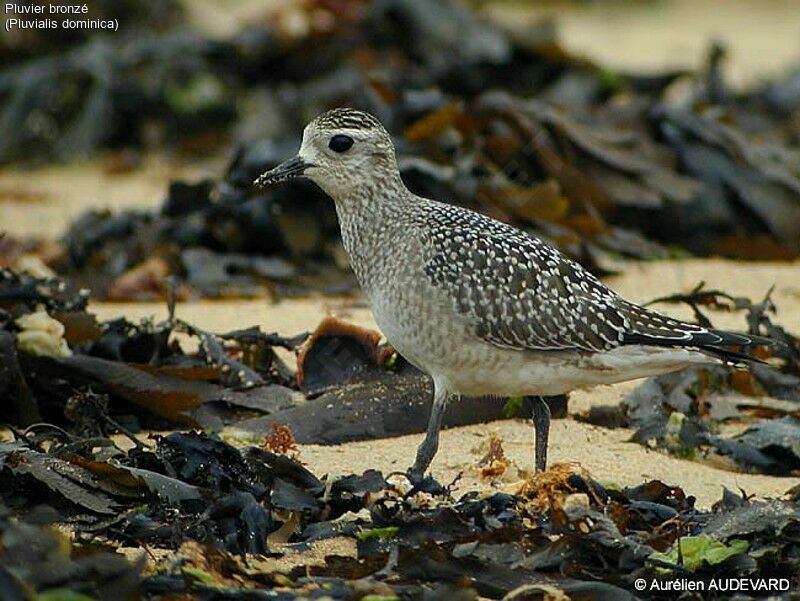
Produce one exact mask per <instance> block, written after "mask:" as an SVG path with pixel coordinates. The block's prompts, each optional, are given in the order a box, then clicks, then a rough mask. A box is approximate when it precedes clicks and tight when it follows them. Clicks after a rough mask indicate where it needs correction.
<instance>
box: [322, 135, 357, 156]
mask: <svg viewBox="0 0 800 601" xmlns="http://www.w3.org/2000/svg"><path fill="white" fill-rule="evenodd" d="M352 145H353V138H351V137H350V136H345V135H344V134H336V135H335V136H333V137H332V138H331V141H330V142H328V148H330V149H331V150H332V151H333V152H344V151H345V150H349V149H350V147H351V146H352Z"/></svg>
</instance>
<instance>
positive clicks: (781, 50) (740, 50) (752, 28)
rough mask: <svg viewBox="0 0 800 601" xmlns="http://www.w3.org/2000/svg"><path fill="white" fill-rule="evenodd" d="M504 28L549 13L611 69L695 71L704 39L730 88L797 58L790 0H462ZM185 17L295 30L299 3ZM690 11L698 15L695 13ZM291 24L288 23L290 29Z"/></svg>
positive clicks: (231, 6) (573, 41) (263, 3)
mask: <svg viewBox="0 0 800 601" xmlns="http://www.w3.org/2000/svg"><path fill="white" fill-rule="evenodd" d="M465 2H466V3H467V4H470V5H472V6H477V7H480V8H481V9H482V10H483V12H484V13H485V15H486V16H487V17H488V18H489V19H491V20H494V21H496V22H497V23H499V24H501V25H503V26H507V27H509V28H524V27H529V26H534V25H535V24H536V23H537V22H539V21H540V20H541V19H544V18H555V19H557V22H558V31H559V35H560V39H561V40H562V41H563V43H564V45H565V47H566V48H568V49H569V50H571V51H573V52H577V53H580V54H584V55H586V56H590V57H592V58H593V59H594V60H596V61H598V62H599V63H601V64H603V65H605V66H607V67H611V68H617V69H625V70H633V71H654V70H659V69H664V68H668V67H681V68H692V69H694V68H697V67H699V66H701V65H702V64H703V60H704V57H705V54H706V51H707V49H708V46H709V42H710V40H712V39H714V40H719V41H721V42H723V43H724V44H725V46H726V47H727V48H728V49H729V51H730V52H729V56H728V59H727V61H726V63H725V65H724V71H725V74H726V75H727V77H728V78H729V81H730V82H731V83H732V84H734V85H752V84H755V83H758V82H759V81H761V80H762V79H763V78H764V77H765V76H775V75H778V74H780V73H781V72H783V71H786V70H787V69H789V68H791V67H793V66H796V65H797V63H798V61H800V19H798V13H797V0H725V1H724V2H720V1H719V0H649V1H647V2H642V1H639V2H631V1H630V0H602V1H600V2H585V1H581V0H543V1H539V2H532V1H531V0H465ZM183 3H184V6H185V7H186V11H187V14H188V15H189V18H190V19H191V20H192V21H193V22H194V23H195V24H196V25H197V26H199V27H201V28H202V29H204V30H205V31H206V32H207V33H208V34H210V35H214V36H219V37H226V36H229V35H232V34H233V33H235V32H236V31H237V30H238V28H239V27H241V26H242V24H246V23H252V22H254V21H257V20H259V19H264V18H271V17H269V15H275V16H277V18H279V19H282V20H283V22H284V27H285V28H289V29H293V28H296V27H298V26H299V25H298V24H297V22H296V21H297V19H296V18H295V17H293V16H292V15H293V14H294V12H295V11H293V10H292V9H293V8H295V7H297V6H299V5H302V4H303V3H304V0H227V1H226V2H219V1H218V0H184V1H183ZM698 15H702V16H700V17H698ZM293 24H294V26H293Z"/></svg>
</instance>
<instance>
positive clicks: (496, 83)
mask: <svg viewBox="0 0 800 601" xmlns="http://www.w3.org/2000/svg"><path fill="white" fill-rule="evenodd" d="M293 10H296V11H298V12H297V14H294V13H293V17H296V18H297V20H298V22H299V23H304V24H305V25H306V26H305V27H301V28H300V29H301V30H302V32H301V33H295V34H292V33H291V32H289V31H287V29H286V28H287V26H286V22H287V21H291V20H292V19H289V18H288V17H286V18H281V17H280V15H276V16H275V17H274V18H272V19H264V20H263V21H262V22H260V23H256V24H254V25H252V26H250V27H249V28H248V29H246V30H243V31H241V32H240V33H239V34H238V35H237V36H234V37H233V38H231V39H228V40H221V41H220V40H210V39H206V38H203V37H202V36H201V35H200V34H196V33H190V32H186V31H176V30H169V31H167V32H165V33H162V34H159V35H157V36H153V37H149V38H142V37H141V36H140V37H136V38H127V37H125V36H119V37H118V38H114V39H105V38H97V39H94V38H93V39H90V40H88V41H86V42H85V43H84V44H83V45H78V46H76V47H74V48H73V49H71V50H70V51H69V52H66V53H62V54H56V55H53V56H47V57H44V58H40V59H32V60H28V61H19V62H16V63H13V64H11V65H9V66H8V67H6V68H4V69H3V70H2V71H0V103H2V104H0V107H1V108H0V111H1V115H0V140H2V142H0V160H4V161H8V160H12V159H13V160H30V159H34V158H37V157H38V158H48V157H56V158H65V157H74V156H79V155H80V154H81V153H84V154H85V153H89V152H92V151H93V150H94V149H96V148H98V147H125V148H137V147H143V146H147V143H146V141H145V140H146V138H147V137H148V135H149V136H150V137H152V131H153V130H155V131H156V132H160V133H159V134H158V135H157V136H156V137H157V138H158V140H157V142H156V143H155V145H156V146H162V145H170V144H173V145H178V146H183V147H188V146H192V147H194V148H195V150H200V149H202V148H203V145H204V144H205V148H208V147H209V146H213V147H215V146H218V145H219V143H220V136H222V137H227V138H229V139H231V140H232V141H233V143H234V145H235V147H236V149H237V150H236V151H235V153H234V157H233V160H232V161H231V163H230V165H229V168H228V170H227V173H226V174H225V175H224V177H222V178H221V179H220V181H217V182H203V183H199V184H191V185H186V184H180V183H176V185H175V186H173V188H172V189H171V190H170V193H169V196H168V198H167V199H166V200H165V203H164V206H163V208H162V211H161V212H160V213H159V214H151V213H126V214H109V213H92V214H89V215H87V216H85V217H84V218H83V219H81V220H79V221H78V222H76V223H75V224H73V226H72V227H71V228H70V230H69V232H68V233H67V235H66V237H65V239H64V250H63V252H62V253H61V255H60V258H55V259H54V260H53V261H52V264H53V265H54V266H55V267H56V269H57V270H58V271H59V272H60V273H62V274H65V275H70V276H73V277H76V276H77V277H84V278H85V279H92V280H94V281H92V282H88V283H91V284H92V285H91V286H90V287H91V288H92V289H93V290H94V293H95V294H97V295H98V297H101V298H103V297H111V298H115V299H122V298H153V297H159V296H163V295H164V294H165V291H164V288H163V286H160V285H158V284H157V282H158V281H159V280H160V277H161V276H162V275H163V274H166V273H168V274H173V275H176V276H180V277H182V278H183V279H184V280H186V281H187V288H186V289H185V292H186V294H187V295H188V294H191V293H192V292H194V293H195V294H198V295H204V296H209V295H211V296H230V295H248V294H262V293H263V292H264V288H265V286H266V287H267V288H269V289H271V290H273V291H275V292H277V293H279V294H289V293H293V292H297V291H307V290H309V289H311V288H318V287H320V286H322V287H323V288H325V287H326V286H327V289H329V290H336V291H339V292H341V291H347V290H349V289H350V288H351V286H352V280H347V279H345V280H344V281H342V278H341V272H336V271H334V272H333V273H331V270H330V269H329V268H330V266H332V265H338V266H339V267H341V268H342V271H344V270H345V266H344V263H345V262H344V261H343V260H342V252H341V248H340V246H339V243H338V232H337V229H336V221H335V215H334V212H333V208H332V206H331V205H330V203H329V202H327V200H326V199H325V197H324V195H323V194H322V193H321V192H319V191H318V190H316V189H315V188H314V187H313V186H312V185H309V184H304V183H298V182H294V183H289V184H287V185H286V186H284V187H282V188H279V189H275V190H269V191H256V190H253V189H252V187H251V182H252V180H253V178H254V177H255V176H256V175H257V174H258V173H259V172H261V171H262V170H264V169H266V168H268V167H271V166H274V165H275V164H276V163H277V162H278V161H280V160H282V159H284V158H286V157H287V156H290V155H291V154H292V153H293V152H294V151H295V150H296V148H297V145H298V139H299V134H300V132H301V131H302V128H303V126H304V125H305V124H306V123H307V122H308V120H310V119H311V118H312V117H314V116H315V115H316V114H318V113H319V112H321V111H323V110H324V109H327V108H330V107H332V106H341V105H352V106H356V107H358V108H363V109H366V110H369V111H371V112H373V113H374V114H376V115H377V116H378V117H379V118H380V119H381V120H382V121H383V122H384V123H385V124H386V126H387V127H388V128H389V130H390V131H391V132H392V133H393V134H394V137H395V140H396V143H397V146H398V151H399V157H400V163H401V169H402V173H403V177H404V179H405V181H406V182H407V184H408V185H409V187H410V188H411V189H412V190H413V191H415V192H417V193H419V194H422V195H425V196H429V197H433V198H436V199H440V200H444V201H446V202H452V203H458V204H462V205H466V206H469V207H471V208H474V209H477V210H480V211H483V212H486V213H489V214H491V215H492V216H494V217H497V218H499V219H501V220H505V221H510V222H513V223H514V224H515V225H517V226H519V227H522V228H524V229H527V230H529V231H533V232H535V233H536V234H537V235H540V236H542V237H544V238H546V239H548V240H550V241H552V242H553V243H554V244H556V245H557V246H558V247H559V248H561V249H562V250H564V251H565V252H567V253H568V254H569V255H571V256H572V257H575V258H577V259H578V260H579V261H581V262H582V263H583V264H584V265H586V266H588V267H589V268H590V269H592V270H593V271H595V272H597V273H609V272H613V271H615V270H618V269H620V268H621V266H620V259H626V258H637V259H641V258H654V257H664V256H668V255H670V254H672V253H674V252H675V249H676V248H677V249H683V250H688V251H689V252H691V253H696V254H718V255H724V256H730V257H737V258H750V259H756V258H758V259H791V258H796V257H797V256H798V253H800V246H798V244H799V243H798V241H800V173H798V169H797V165H800V160H798V159H799V158H800V155H799V154H798V138H799V137H800V132H798V130H797V123H798V122H800V121H798V118H797V116H798V111H800V103H799V102H798V100H797V99H798V98H800V96H798V95H797V94H796V92H795V91H796V89H797V82H798V74H797V73H792V74H789V75H787V77H786V78H785V79H783V80H777V81H774V82H771V83H769V84H767V85H764V86H762V87H760V88H758V89H754V90H751V91H748V92H734V91H733V90H731V89H729V88H728V87H727V86H726V85H725V82H724V79H723V78H722V76H721V72H720V61H721V60H723V57H724V52H722V51H721V49H719V48H714V49H712V52H711V53H710V56H709V62H708V66H707V69H706V70H705V71H704V72H699V73H685V72H668V73H660V74H647V75H642V74H627V73H618V72H613V71H609V70H608V69H604V68H602V67H601V66H598V65H595V64H593V63H591V62H590V61H587V60H585V59H583V58H580V57H574V56H571V55H569V54H568V53H566V52H565V51H564V50H563V49H561V48H560V47H559V46H558V43H557V40H556V39H555V38H554V37H553V35H552V32H551V34H547V33H546V32H543V31H538V30H536V31H530V32H528V33H527V35H522V34H519V33H515V34H511V33H508V32H505V31H502V30H500V29H498V28H496V27H494V26H492V25H491V24H489V23H488V22H485V21H482V20H481V19H479V18H478V17H477V16H476V15H475V14H473V13H471V12H469V11H467V10H466V9H464V8H463V7H462V5H460V4H458V3H456V2H441V3H437V4H436V6H435V7H433V6H431V5H430V4H429V3H425V2H420V1H418V0H383V1H380V2H373V3H361V2H358V1H355V0H352V1H346V2H336V3H330V2H322V1H317V0H308V1H307V2H304V3H301V4H300V5H299V7H298V8H296V9H293ZM284 16H285V15H284ZM100 59H102V60H100ZM55 72H57V73H59V75H60V77H59V78H54V77H53V74H54V73H55ZM83 79H87V80H88V81H90V82H94V83H93V85H83V86H76V84H75V82H76V81H83ZM53 81H61V82H63V84H64V85H65V86H68V87H69V86H71V87H70V89H72V88H76V89H75V90H73V93H62V94H53V93H48V94H43V93H42V90H43V89H44V88H45V87H47V88H48V89H50V87H52V85H53V84H52V82H53ZM51 92H52V90H51ZM53 97H57V98H58V99H59V102H63V103H68V104H69V106H62V105H56V106H52V102H51V100H52V98H53ZM3 99H5V100H3ZM234 99H236V101H234ZM43 103H45V104H44V105H43ZM70 103H71V104H70ZM98 107H100V108H102V110H98ZM43 112H44V113H45V114H48V115H49V114H55V113H58V114H59V115H62V116H63V115H64V114H69V115H73V116H74V118H73V119H62V118H59V119H58V120H53V119H50V120H46V119H43V118H38V119H33V118H32V117H31V115H34V114H40V113H43ZM43 122H46V123H49V126H48V127H43V126H41V124H42V123H43ZM4 123H5V124H8V125H7V126H5V127H3V126H2V124H4ZM20 123H23V124H31V123H36V124H39V126H37V127H36V128H33V126H31V127H27V126H26V127H22V128H19V127H17V124H20ZM154 124H156V125H155V126H154ZM148 132H150V133H148ZM150 144H151V146H152V141H151V143H150ZM202 152H207V151H206V150H203V151H202ZM18 153H24V154H21V155H20V154H18ZM664 223H669V224H670V227H663V226H662V224H664ZM203 265H206V266H207V267H206V268H203V267H202V266H203ZM234 274H235V275H237V276H238V279H234V283H233V284H230V283H226V282H225V279H226V278H228V279H229V278H230V277H231V276H232V275H234ZM314 276H317V277H314ZM154 282H156V283H154ZM136 284H139V285H138V286H137V285H136Z"/></svg>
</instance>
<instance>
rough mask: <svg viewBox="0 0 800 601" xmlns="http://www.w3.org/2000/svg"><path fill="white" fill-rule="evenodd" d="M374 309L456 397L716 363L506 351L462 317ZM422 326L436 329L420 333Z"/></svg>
mask: <svg viewBox="0 0 800 601" xmlns="http://www.w3.org/2000/svg"><path fill="white" fill-rule="evenodd" d="M372 308H373V312H374V315H375V321H376V322H377V323H378V326H379V327H380V328H381V331H382V332H383V333H384V335H385V336H386V338H387V340H388V341H389V343H390V344H392V345H393V346H394V347H395V348H396V349H397V350H398V352H399V353H400V354H401V355H402V356H403V357H405V358H406V359H407V360H408V361H409V362H411V363H412V364H413V365H415V366H416V367H417V368H419V369H420V370H422V371H424V372H426V373H428V374H429V375H431V376H432V377H433V378H434V379H436V380H439V381H440V382H442V383H443V385H444V386H445V387H446V388H447V389H448V390H449V391H450V392H451V393H452V394H460V395H465V396H482V395H496V396H504V397H508V396H520V395H532V396H553V395H558V394H563V393H566V392H569V391H571V390H575V389H579V388H590V387H593V386H598V385H603V384H614V383H617V382H622V381H626V380H632V379H636V378H641V377H647V376H652V375H659V374H663V373H669V372H672V371H677V370H679V369H683V368H685V367H687V366H689V365H696V364H703V363H712V362H716V360H714V359H712V358H709V357H708V356H706V355H704V354H702V353H699V352H696V351H692V350H687V349H681V348H673V349H669V348H658V347H645V346H638V345H633V346H626V347H620V348H617V349H614V350H611V351H607V352H603V353H581V352H574V351H518V350H511V349H504V348H500V347H497V346H495V345H492V344H490V343H488V342H485V341H483V340H480V339H478V338H476V337H475V336H474V334H473V333H472V329H471V328H470V327H469V325H468V324H467V323H466V322H465V321H463V320H462V319H460V318H459V317H456V318H455V319H452V320H449V321H446V322H443V321H441V318H440V320H439V321H436V322H433V321H432V320H431V319H429V315H430V314H429V313H428V311H430V310H431V308H430V307H426V306H425V305H418V306H415V307H410V306H408V305H406V306H405V307H402V306H401V307H398V305H391V306H390V305H386V304H383V303H381V301H380V299H376V301H375V302H373V303H372ZM436 313H437V314H438V315H442V312H440V311H437V312H436ZM423 323H431V324H432V323H435V324H436V325H435V326H431V327H427V328H426V327H421V326H419V325H418V324H423Z"/></svg>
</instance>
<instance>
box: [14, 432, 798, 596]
mask: <svg viewBox="0 0 800 601" xmlns="http://www.w3.org/2000/svg"><path fill="white" fill-rule="evenodd" d="M48 438H50V439H51V440H50V443H49V444H48V449H47V450H46V451H45V450H43V448H42V445H43V444H45V442H47V439H48ZM109 442H110V441H109ZM154 442H155V446H154V447H153V448H148V449H140V448H134V449H132V450H130V451H128V452H127V453H126V452H124V451H122V450H120V449H118V448H115V450H114V455H113V457H111V458H102V457H100V456H97V455H95V453H96V451H93V450H92V449H93V448H95V449H96V448H97V446H96V444H95V446H94V447H92V446H89V445H86V446H83V447H80V448H76V447H75V445H74V444H73V445H66V444H64V442H62V441H61V440H58V437H55V438H53V437H52V436H48V435H46V434H43V435H41V436H38V437H36V439H35V440H34V438H32V437H27V436H23V437H20V438H19V439H18V440H16V441H15V442H13V443H4V444H3V445H2V446H0V481H2V483H3V486H2V487H0V496H1V497H2V499H3V501H4V502H5V503H6V504H7V507H8V509H5V508H4V509H3V510H2V512H0V541H1V542H2V544H0V574H2V575H4V577H5V578H4V579H3V580H0V587H3V588H0V590H3V591H22V590H26V589H25V587H27V590H30V589H33V590H35V591H38V592H40V593H43V592H45V591H47V590H49V589H51V588H56V587H57V588H60V589H64V590H69V591H71V592H73V593H75V592H82V593H86V594H95V595H99V596H100V597H101V598H105V596H104V595H105V593H103V592H102V591H103V590H104V589H103V587H104V586H108V585H109V581H110V579H111V578H112V577H113V578H115V579H120V580H121V581H122V582H124V585H118V586H123V588H124V590H129V591H139V592H140V594H141V595H142V596H143V597H144V598H146V599H150V598H158V597H159V596H160V595H166V594H171V595H176V594H190V595H197V596H200V597H206V596H208V595H213V598H217V599H240V598H262V597H263V598H264V599H287V600H294V599H301V598H302V599H308V598H311V599H315V598H321V597H322V596H324V597H325V598H327V599H331V598H333V599H342V600H356V599H362V598H376V599H377V598H380V599H383V598H387V599H390V598H409V599H442V600H444V599H465V600H466V599H475V598H476V595H481V596H482V597H483V598H490V599H500V598H503V599H533V598H537V599H538V598H541V596H542V595H545V594H548V595H550V594H555V592H558V593H559V594H564V595H570V596H571V595H581V596H582V597H583V596H585V597H586V598H614V599H633V598H654V599H655V598H661V594H660V593H659V592H658V589H653V588H651V589H648V591H647V592H644V593H642V592H641V589H638V590H637V589H636V588H635V584H636V583H637V579H641V578H645V579H646V580H647V581H648V582H650V581H668V580H670V579H674V578H675V577H676V576H681V577H688V576H690V577H691V578H692V579H693V580H697V581H705V582H707V581H708V580H709V579H710V578H712V577H716V578H720V577H726V576H736V575H739V574H740V573H741V571H742V570H743V569H746V570H747V573H748V576H749V577H751V578H768V577H777V578H785V575H786V574H790V573H794V571H795V570H796V569H797V565H796V563H797V557H796V553H795V552H794V551H793V549H794V547H795V538H796V537H795V535H796V531H797V528H798V526H800V509H798V506H797V504H796V503H795V502H794V501H778V500H771V501H754V500H750V499H748V498H747V497H746V496H742V497H737V496H736V495H733V494H732V493H730V492H729V491H726V492H725V495H724V496H723V499H722V500H721V501H720V502H719V503H718V504H716V506H715V509H714V511H704V510H700V509H698V508H696V507H695V506H694V499H693V498H692V497H689V496H687V495H686V494H685V493H684V491H683V490H681V489H680V488H678V487H673V486H668V485H665V484H664V483H662V482H659V481H651V482H647V483H645V484H642V485H640V486H636V487H632V488H624V489H617V488H614V489H610V488H606V487H604V486H603V485H602V484H600V483H599V482H597V481H596V480H594V479H593V478H592V477H591V476H590V475H589V474H587V473H585V472H582V471H576V470H575V469H573V468H570V466H565V465H558V466H554V467H553V468H552V469H551V470H550V471H548V472H545V473H542V474H538V475H537V476H536V477H534V478H533V479H532V480H529V481H527V482H526V483H525V484H524V486H522V487H521V488H520V489H519V491H518V492H517V493H515V494H509V493H501V492H496V493H489V494H482V495H479V494H477V493H467V494H466V495H464V496H462V497H461V498H459V499H455V498H453V497H451V496H450V495H449V493H447V492H446V490H445V489H444V488H442V487H439V490H440V491H442V492H440V493H438V494H436V495H431V494H429V493H425V492H414V491H413V490H412V489H411V486H410V483H409V482H408V481H407V480H406V479H405V478H404V477H398V476H391V477H389V478H388V479H387V478H385V477H384V476H383V475H382V474H381V473H380V472H377V471H374V470H369V471H367V472H365V473H363V474H347V475H344V476H335V477H334V476H331V475H326V476H323V477H322V478H318V477H317V476H315V475H314V474H313V473H311V472H309V471H308V470H307V469H306V468H304V467H303V466H302V465H300V464H299V463H298V462H297V461H296V460H295V459H293V458H291V457H289V456H287V455H277V454H273V453H271V452H268V451H264V450H263V449H259V448H257V447H249V448H245V449H237V448H235V447H233V446H231V445H229V444H227V443H225V442H224V441H222V440H220V439H217V438H214V437H209V436H207V435H204V434H199V433H195V432H186V433H177V432H176V433H173V434H170V435H168V436H165V437H156V439H155V441H154ZM23 460H24V461H25V462H26V463H25V464H24V465H26V466H31V465H47V466H50V468H51V469H49V470H45V469H41V470H36V469H30V468H29V467H23V466H22V465H23V464H22V463H21V462H22V461H23ZM12 490H14V491H17V493H16V494H15V493H13V492H12ZM543 499H545V501H544V502H542V500H543ZM143 500H146V504H143V503H142V501H143ZM41 503H45V505H41ZM110 503H113V504H114V505H115V506H116V507H117V508H118V510H119V512H118V514H117V515H116V516H115V517H111V518H109V517H107V515H106V513H107V507H108V506H109V504H110ZM34 505H36V506H37V507H38V508H37V509H35V510H34V509H33V507H34ZM0 506H1V505H0ZM54 522H58V523H62V524H64V523H65V524H68V525H69V528H70V530H71V531H72V533H73V534H72V537H71V541H68V540H67V539H66V538H64V536H65V535H64V534H60V535H57V534H55V531H54V530H51V529H49V528H48V527H47V526H42V525H41V524H43V523H44V524H50V523H54ZM59 539H60V540H59ZM23 540H27V541H30V540H36V541H40V542H39V543H37V544H34V545H31V546H30V547H29V549H27V550H24V551H23V549H22V548H21V547H20V545H21V544H22V541H23ZM46 541H49V542H46ZM57 541H58V542H57ZM131 544H136V545H141V546H143V547H145V548H147V549H148V550H149V552H150V553H155V552H157V551H158V550H159V549H165V550H172V551H174V553H175V554H174V560H172V561H169V562H162V563H160V564H159V565H158V566H153V567H152V568H151V570H150V571H149V572H148V574H147V575H142V573H141V568H142V561H143V560H144V558H143V557H142V559H140V560H139V561H138V562H133V563H129V562H128V561H127V560H126V559H124V558H123V557H121V556H120V555H118V554H114V553H113V552H110V551H111V550H112V549H113V548H114V547H115V546H118V545H123V546H126V547H128V546H130V545H131ZM70 547H71V553H70V554H67V553H66V552H65V550H64V549H65V548H70ZM48 549H49V551H47V550H48ZM56 549H60V551H58V552H56V551H55V550H56ZM104 549H106V550H104ZM90 550H91V551H90ZM23 558H24V561H22V559H23ZM45 574H47V576H45ZM252 589H257V591H253V590H252ZM248 591H249V592H248ZM652 591H655V592H652ZM256 592H258V594H256ZM20 594H21V593H17V596H15V597H9V598H22V597H20V596H19V595H20ZM253 595H255V597H254V596H253ZM370 595H373V596H370Z"/></svg>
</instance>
